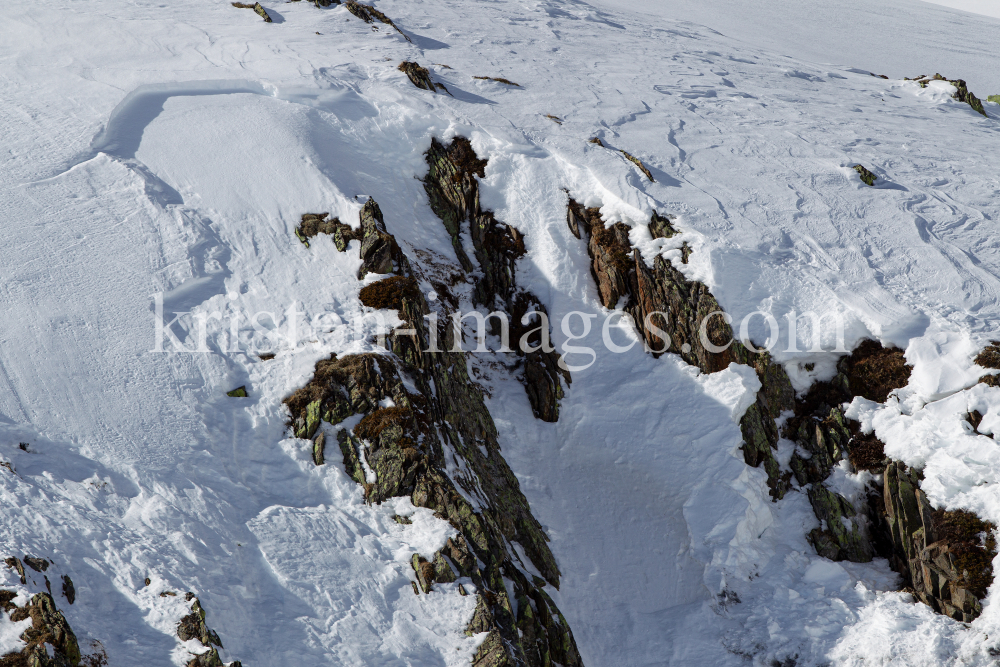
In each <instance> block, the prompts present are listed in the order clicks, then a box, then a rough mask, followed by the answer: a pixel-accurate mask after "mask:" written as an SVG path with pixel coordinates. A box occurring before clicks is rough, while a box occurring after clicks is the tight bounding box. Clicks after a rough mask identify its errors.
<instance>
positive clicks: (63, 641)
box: [5, 593, 81, 667]
mask: <svg viewBox="0 0 1000 667" xmlns="http://www.w3.org/2000/svg"><path fill="white" fill-rule="evenodd" d="M7 603H8V604H6V605H5V608H8V607H10V606H12V605H10V600H8V601H7ZM10 618H11V620H12V621H15V622H17V621H23V620H25V619H27V618H30V619H31V627H29V628H28V629H27V630H25V631H24V632H23V633H22V634H21V640H22V641H24V642H27V646H25V647H24V648H23V649H22V650H21V652H20V659H21V661H22V662H21V664H23V665H26V667H77V665H79V664H80V659H81V655H80V646H79V644H78V643H77V640H76V635H75V634H74V633H73V630H72V628H70V627H69V623H67V622H66V618H65V617H64V616H63V615H62V612H61V611H59V609H58V608H57V607H56V603H55V600H53V599H52V596H51V595H49V594H48V593H38V594H36V595H35V596H33V597H32V598H31V602H29V603H28V604H27V605H25V606H24V607H14V608H13V609H12V610H11V612H10ZM12 664H16V663H12Z"/></svg>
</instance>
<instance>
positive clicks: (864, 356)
mask: <svg viewBox="0 0 1000 667" xmlns="http://www.w3.org/2000/svg"><path fill="white" fill-rule="evenodd" d="M911 370H912V369H911V368H910V367H909V366H907V365H906V359H904V358H903V351H902V350H900V349H899V348H896V347H882V345H881V343H879V342H877V341H874V340H865V341H862V342H861V344H860V345H858V347H857V348H855V349H854V352H852V353H851V356H850V357H848V362H847V368H846V373H845V374H846V375H847V380H848V382H849V383H850V385H851V393H852V394H854V395H855V396H863V397H865V398H867V399H868V400H870V401H875V402H876V403H885V401H886V399H887V398H889V393H890V392H891V391H892V390H893V389H899V388H901V387H905V386H906V385H907V383H908V382H909V381H910V371H911Z"/></svg>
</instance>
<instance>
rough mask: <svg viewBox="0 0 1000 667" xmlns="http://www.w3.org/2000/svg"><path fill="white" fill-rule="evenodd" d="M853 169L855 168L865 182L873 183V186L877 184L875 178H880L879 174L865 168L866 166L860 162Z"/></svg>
mask: <svg viewBox="0 0 1000 667" xmlns="http://www.w3.org/2000/svg"><path fill="white" fill-rule="evenodd" d="M853 169H854V171H856V172H858V175H859V176H861V181H862V182H863V183H867V184H868V185H872V186H873V185H875V179H876V178H878V176H876V175H875V174H873V173H871V172H870V171H868V170H867V169H865V168H864V166H862V165H860V164H856V165H854V167H853Z"/></svg>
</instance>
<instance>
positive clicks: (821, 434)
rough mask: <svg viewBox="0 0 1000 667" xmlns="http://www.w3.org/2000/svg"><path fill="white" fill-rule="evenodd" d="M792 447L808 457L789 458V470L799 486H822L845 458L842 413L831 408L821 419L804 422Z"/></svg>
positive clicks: (838, 409) (846, 434)
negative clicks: (795, 447)
mask: <svg viewBox="0 0 1000 667" xmlns="http://www.w3.org/2000/svg"><path fill="white" fill-rule="evenodd" d="M794 436H795V437H794V441H795V444H796V445H798V446H799V448H800V449H801V450H803V453H805V454H807V455H808V456H806V457H804V456H801V455H800V454H799V453H798V452H796V453H795V454H793V455H792V459H791V461H790V467H791V468H792V472H793V473H794V474H795V479H796V481H798V483H799V485H800V486H805V485H806V484H816V483H819V482H822V481H823V480H825V479H826V478H827V477H829V476H830V471H831V470H832V469H833V466H834V465H835V464H836V463H837V462H838V461H840V460H842V459H843V458H845V457H846V455H847V442H848V440H850V437H851V435H850V432H849V431H848V429H847V426H846V425H845V423H844V413H843V411H842V410H841V409H840V408H839V407H838V408H831V409H830V413H829V414H828V415H827V416H826V417H825V418H823V419H803V420H801V421H800V422H799V427H798V430H797V432H796V433H795V434H794Z"/></svg>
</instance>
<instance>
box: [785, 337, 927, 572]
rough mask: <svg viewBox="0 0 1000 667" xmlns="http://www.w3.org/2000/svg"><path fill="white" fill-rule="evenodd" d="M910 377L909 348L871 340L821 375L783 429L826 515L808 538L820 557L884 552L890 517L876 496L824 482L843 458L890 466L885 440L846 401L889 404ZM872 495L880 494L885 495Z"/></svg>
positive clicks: (800, 478) (863, 557)
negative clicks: (866, 497)
mask: <svg viewBox="0 0 1000 667" xmlns="http://www.w3.org/2000/svg"><path fill="white" fill-rule="evenodd" d="M909 378H910V368H909V366H907V365H906V360H905V359H904V358H903V351H902V350H899V349H897V348H885V347H882V345H880V344H879V343H877V342H876V341H872V340H865V341H862V342H861V344H859V345H858V347H857V348H856V349H855V350H854V351H853V352H852V353H851V354H849V355H847V356H845V357H842V358H841V359H840V361H839V362H838V363H837V375H836V376H835V377H834V378H833V379H832V380H830V381H829V382H817V383H816V384H814V385H813V386H812V387H811V388H810V389H809V392H808V393H807V394H806V395H805V396H803V397H802V398H800V399H799V400H797V401H796V403H795V415H794V416H793V417H792V418H791V419H789V420H788V421H787V422H786V424H785V429H784V436H785V437H786V438H788V439H789V440H791V441H793V442H794V443H795V445H796V450H795V453H794V454H793V455H792V458H791V461H790V462H789V465H790V467H791V469H792V471H793V473H794V475H795V479H796V481H797V482H798V483H799V485H800V486H802V487H808V489H809V491H808V493H809V501H810V503H811V504H812V507H813V511H814V512H815V514H816V518H817V519H819V520H820V524H821V525H820V527H819V528H816V529H814V530H812V531H811V532H810V533H809V541H810V542H811V543H812V544H813V546H814V547H815V548H816V552H817V553H819V554H820V555H821V556H825V557H827V558H830V559H831V560H848V561H853V562H859V563H866V562H868V561H870V560H871V559H872V558H873V557H874V556H875V555H876V554H877V553H878V552H879V548H878V542H879V539H880V538H879V536H878V535H877V534H876V533H877V528H878V526H880V525H882V524H883V523H884V519H882V518H881V515H880V513H879V512H878V511H875V512H873V511H871V510H870V508H869V505H870V503H862V504H860V505H859V506H855V505H854V504H853V503H851V502H850V501H849V500H848V499H846V498H844V497H843V496H841V495H839V494H837V493H834V492H833V491H831V490H830V489H828V488H827V487H826V485H825V481H826V479H827V478H828V477H829V476H830V473H831V471H832V470H833V467H834V466H835V465H837V464H838V463H839V462H840V461H842V460H844V459H847V460H849V462H850V463H851V464H852V465H853V466H854V467H855V469H858V470H872V471H875V472H881V471H882V469H884V468H885V465H886V463H887V460H886V459H885V454H884V452H883V451H882V444H881V443H880V442H879V441H878V439H877V438H875V437H874V436H873V435H864V434H862V433H861V432H860V430H859V429H858V425H857V424H856V423H851V422H849V421H848V420H847V419H846V418H845V417H844V411H843V405H844V404H845V403H850V402H851V401H852V400H853V399H854V397H855V396H863V397H864V398H867V399H869V400H872V401H876V402H879V403H884V402H885V401H886V399H887V398H888V396H889V393H890V392H891V391H892V390H894V389H897V388H899V387H904V386H906V384H907V382H908V381H909ZM871 495H872V496H873V499H874V498H875V497H877V496H879V494H878V493H873V494H871ZM876 502H878V500H876ZM883 541H884V540H883Z"/></svg>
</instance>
